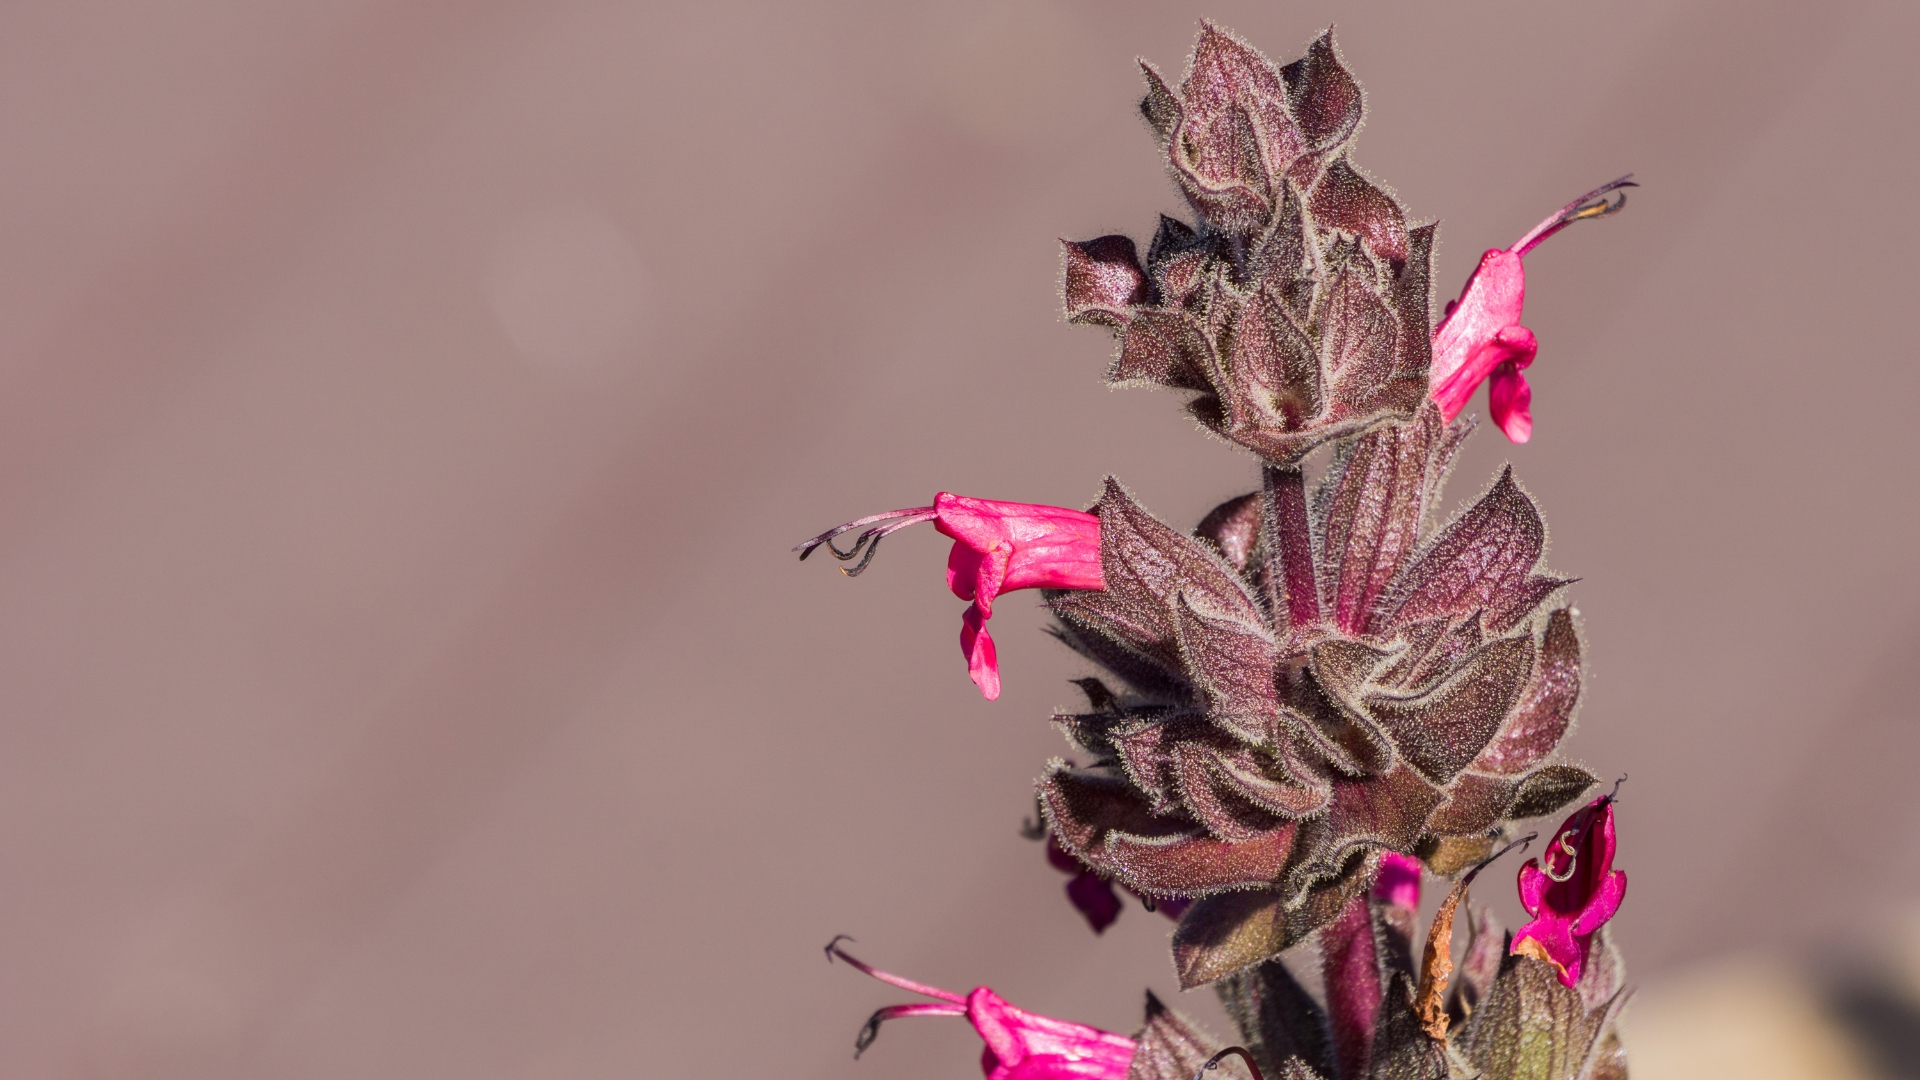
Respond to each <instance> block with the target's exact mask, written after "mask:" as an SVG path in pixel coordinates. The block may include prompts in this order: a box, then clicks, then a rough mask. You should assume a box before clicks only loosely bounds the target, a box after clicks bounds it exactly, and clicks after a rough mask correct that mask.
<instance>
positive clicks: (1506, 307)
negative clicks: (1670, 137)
mask: <svg viewBox="0 0 1920 1080" xmlns="http://www.w3.org/2000/svg"><path fill="white" fill-rule="evenodd" d="M1635 186H1637V185H1635V184H1634V183H1633V176H1632V174H1628V175H1626V176H1623V177H1621V178H1620V179H1618V180H1615V181H1614V182H1613V183H1611V184H1607V185H1605V186H1604V187H1600V188H1597V189H1595V190H1593V191H1589V192H1587V193H1586V194H1585V195H1582V196H1580V197H1579V198H1578V199H1575V200H1573V201H1572V202H1570V203H1568V204H1567V205H1565V206H1563V207H1561V208H1560V209H1559V210H1558V211H1556V212H1555V213H1554V214H1553V215H1552V216H1550V217H1548V218H1547V219H1546V220H1545V221H1542V222H1541V223H1540V224H1538V225H1535V226H1534V227H1533V229H1532V231H1530V232H1528V233H1527V235H1525V236H1523V237H1521V238H1520V240H1519V242H1517V243H1515V244H1514V245H1513V246H1512V247H1510V248H1506V249H1504V250H1502V249H1497V248H1496V249H1495V250H1493V251H1489V252H1487V253H1486V254H1485V255H1482V256H1480V265H1479V266H1478V267H1476V268H1475V269H1474V271H1473V276H1472V277H1469V278H1468V279H1467V287H1466V288H1465V289H1464V290H1463V291H1462V292H1461V293H1460V299H1458V300H1456V301H1454V302H1453V303H1451V304H1448V305H1447V316H1446V318H1444V319H1442V320H1441V321H1440V326H1439V328H1438V329H1436V330H1435V331H1434V333H1433V365H1432V366H1431V367H1430V368H1428V369H1427V380H1428V386H1429V387H1430V393H1431V394H1432V397H1433V401H1434V404H1436V405H1439V406H1440V409H1441V412H1442V414H1443V415H1444V416H1445V418H1446V420H1447V422H1448V423H1452V422H1453V418H1454V417H1456V416H1458V415H1460V410H1461V409H1464V408H1466V405H1467V401H1468V399H1470V398H1472V397H1473V392H1474V391H1475V390H1476V389H1478V388H1479V386H1480V384H1481V383H1483V382H1484V383H1486V384H1487V407H1488V411H1489V412H1491V413H1492V414H1493V422H1494V423H1495V424H1498V425H1499V426H1500V430H1501V431H1504V432H1506V434H1507V438H1509V439H1511V440H1513V441H1514V442H1517V443H1523V442H1526V441H1527V440H1528V439H1529V438H1531V437H1532V436H1533V390H1532V388H1531V387H1529V386H1528V385H1527V379H1526V376H1524V375H1522V374H1520V373H1521V372H1522V371H1524V370H1526V368H1527V367H1528V366H1529V365H1531V364H1532V363H1533V356H1534V353H1535V352H1537V351H1538V349H1539V343H1538V342H1537V341H1535V340H1534V337H1533V331H1531V330H1529V329H1527V328H1526V327H1524V326H1521V325H1520V310H1521V308H1522V307H1524V306H1525V305H1526V300H1527V272H1526V269H1525V268H1524V267H1523V266H1522V265H1521V260H1522V259H1524V258H1525V257H1526V255H1527V252H1529V251H1532V250H1533V249H1534V248H1535V247H1537V246H1538V245H1539V244H1540V242H1541V241H1542V240H1545V239H1546V238H1547V237H1549V236H1552V235H1553V234H1554V233H1557V232H1559V231H1560V230H1561V229H1564V228H1566V227H1567V226H1569V225H1571V224H1573V223H1574V222H1576V221H1582V220H1585V219H1586V218H1594V217H1605V216H1607V215H1608V214H1612V213H1615V212H1617V211H1619V210H1620V208H1621V207H1624V206H1625V205H1627V198H1626V195H1625V194H1624V193H1622V194H1621V196H1620V198H1619V200H1618V201H1616V202H1611V203H1609V202H1608V201H1607V200H1606V195H1607V193H1608V192H1610V191H1615V190H1618V189H1620V188H1626V187H1635Z"/></svg>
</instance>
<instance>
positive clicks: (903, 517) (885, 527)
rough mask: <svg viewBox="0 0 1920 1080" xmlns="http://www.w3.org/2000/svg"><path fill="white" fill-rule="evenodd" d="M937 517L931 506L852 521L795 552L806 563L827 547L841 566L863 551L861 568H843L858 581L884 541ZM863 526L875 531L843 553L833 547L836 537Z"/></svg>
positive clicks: (860, 536)
mask: <svg viewBox="0 0 1920 1080" xmlns="http://www.w3.org/2000/svg"><path fill="white" fill-rule="evenodd" d="M937 516H938V515H937V514H936V513H935V511H934V508H933V507H931V506H915V507H912V508H910V509H907V510H889V511H887V512H886V513H884V514H873V515H871V516H868V517H863V518H860V519H859V520H857V521H849V522H847V523H846V524H845V525H840V526H837V527H835V528H832V529H828V530H827V531H826V532H823V533H821V534H820V535H819V536H816V537H814V538H813V539H811V540H808V541H806V542H805V543H800V544H795V545H794V546H793V550H795V551H797V552H799V553H800V558H801V559H802V560H803V561H804V560H805V559H806V557H807V556H809V555H811V554H813V552H814V549H816V548H819V547H823V546H824V547H825V548H826V549H827V551H828V552H830V553H831V554H832V555H833V557H834V558H836V559H839V560H840V561H841V562H846V561H848V560H850V559H853V558H855V557H858V556H861V553H862V550H863V549H864V551H865V555H864V557H861V558H860V562H859V563H858V564H856V565H855V566H853V567H852V568H848V567H844V566H843V567H841V568H840V572H841V573H842V574H845V575H846V576H848V577H859V576H860V572H861V571H862V570H865V569H866V568H867V564H868V563H870V562H872V561H873V553H874V552H876V551H878V550H880V541H881V540H882V539H884V538H886V537H887V536H890V535H892V534H893V533H896V532H899V531H900V530H901V529H904V528H906V527H907V526H909V525H918V524H920V523H921V522H923V521H932V520H933V519H934V518H935V517H937ZM863 526H872V527H871V528H868V529H867V531H866V532H863V533H861V534H860V535H859V536H857V537H855V538H854V541H853V544H852V546H850V547H848V548H847V550H845V551H841V550H840V549H839V548H837V547H835V546H834V543H833V538H834V537H836V536H839V535H841V534H842V533H848V532H852V531H853V530H855V529H858V528H861V527H863Z"/></svg>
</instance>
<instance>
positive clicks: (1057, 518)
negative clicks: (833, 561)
mask: <svg viewBox="0 0 1920 1080" xmlns="http://www.w3.org/2000/svg"><path fill="white" fill-rule="evenodd" d="M923 521H931V522H933V527H934V528H936V529H938V530H940V532H941V533H942V534H943V535H946V536H951V537H953V552H952V553H951V554H950V555H948V557H947V587H948V588H950V589H952V590H953V594H954V595H955V596H958V597H959V598H960V599H962V600H971V601H973V603H972V605H971V606H969V607H968V608H967V611H966V614H965V615H963V616H961V620H960V652H961V654H962V655H964V656H965V657H966V658H967V674H968V675H969V676H970V677H972V679H973V682H974V685H976V686H978V687H979V688H980V693H981V694H983V695H985V696H986V698H987V700H989V701H992V700H993V699H994V698H997V697H999V696H1000V661H999V657H998V655H997V654H996V653H995V651H994V647H993V637H992V635H990V634H988V633H987V620H988V619H990V618H992V617H993V602H994V600H995V599H996V598H998V597H999V596H1000V594H1001V593H1007V592H1013V591H1014V590H1016V589H1101V588H1104V587H1105V581H1104V579H1103V578H1102V576H1101V572H1100V519H1099V518H1097V517H1095V516H1093V515H1092V514H1089V513H1086V512H1085V511H1081V510H1069V509H1067V508H1066V507H1064V506H1046V505H1043V504H1038V503H1016V502H1001V501H999V500H996V499H972V498H968V497H967V496H965V495H954V494H951V493H949V492H945V491H943V492H941V493H940V494H938V495H936V496H934V499H933V505H932V506H916V507H911V508H909V509H906V510H889V511H887V512H886V513H884V514H874V515H873V516H871V517H864V518H860V519H859V520H857V521H849V522H847V523H846V524H845V525H841V526H839V527H837V528H833V529H829V530H828V531H826V532H824V533H821V534H820V535H819V536H816V537H814V538H813V539H811V540H808V541H807V542H806V543H804V544H800V545H798V546H797V547H795V548H794V550H795V551H798V552H799V553H800V557H801V558H802V559H804V558H806V557H807V556H809V555H811V554H813V552H814V549H815V548H818V547H820V546H822V545H825V546H826V548H827V550H828V551H829V552H832V553H833V556H834V557H835V558H837V559H840V560H841V561H843V562H844V561H846V560H849V559H853V558H855V557H856V556H860V561H859V562H858V563H856V564H855V565H854V566H852V567H851V568H844V569H842V570H841V573H843V574H845V575H847V576H848V577H854V576H856V575H858V574H859V573H860V572H861V571H862V570H865V569H866V568H867V564H868V563H870V562H872V561H873V554H874V552H876V551H878V550H880V541H881V540H882V539H884V538H886V537H887V536H889V535H891V534H893V533H895V532H898V531H900V530H901V529H904V528H906V527H907V526H909V525H918V524H920V523H921V522H923ZM854 529H865V530H866V531H865V532H862V533H861V534H860V535H859V537H858V538H856V539H855V540H854V542H853V546H852V547H850V548H848V549H847V550H846V551H841V550H840V549H839V548H837V547H834V546H833V538H834V537H836V536H839V535H840V534H842V533H846V532H851V531H853V530H854ZM863 548H864V549H865V552H866V553H865V555H864V556H861V550H862V549H863Z"/></svg>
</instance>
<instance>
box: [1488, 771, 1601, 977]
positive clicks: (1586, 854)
mask: <svg viewBox="0 0 1920 1080" xmlns="http://www.w3.org/2000/svg"><path fill="white" fill-rule="evenodd" d="M1613 848H1614V837H1613V796H1612V795H1605V796H1602V797H1601V798H1598V799H1595V800H1593V801H1592V802H1591V803H1588V804H1587V805H1586V806H1584V807H1582V808H1581V809H1580V810H1579V811H1578V812H1576V813H1575V814H1574V815H1573V816H1572V817H1570V818H1568V819H1567V820H1565V821H1563V822H1561V823H1560V830H1559V832H1557V833H1555V834H1554V838H1553V840H1552V842H1551V843H1549V844H1548V845H1547V852H1546V854H1545V855H1544V856H1542V857H1541V858H1539V859H1528V860H1527V862H1526V865H1525V866H1522V867H1521V868H1520V904H1521V906H1522V907H1524V908H1526V909H1527V914H1529V915H1531V916H1533V921H1532V922H1530V923H1528V924H1527V925H1525V926H1523V927H1521V928H1520V930H1519V932H1518V933H1516V934H1514V935H1513V951H1514V952H1516V953H1518V954H1520V955H1522V956H1531V957H1534V958H1535V959H1539V960H1545V961H1546V962H1547V963H1549V964H1552V965H1553V966H1554V969H1555V970H1557V971H1558V972H1559V973H1560V981H1561V983H1563V984H1564V985H1567V986H1573V985H1575V984H1576V983H1578V982H1579V981H1580V969H1581V967H1582V965H1583V964H1584V963H1585V962H1586V959H1587V949H1588V946H1589V944H1590V942H1591V941H1592V938H1593V934H1594V931H1596V930H1599V929H1600V927H1601V926H1602V925H1603V924H1604V923H1605V922H1606V921H1607V920H1608V919H1611V918H1613V914H1614V912H1616V911H1619V910H1620V901H1621V900H1623V899H1625V898H1626V895H1627V875H1626V873H1625V871H1621V870H1615V869H1614V868H1613Z"/></svg>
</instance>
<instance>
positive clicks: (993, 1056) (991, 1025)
mask: <svg viewBox="0 0 1920 1080" xmlns="http://www.w3.org/2000/svg"><path fill="white" fill-rule="evenodd" d="M840 940H841V939H840V938H835V939H833V941H831V942H829V943H828V944H827V959H829V960H831V959H833V958H834V957H836V956H837V957H839V958H840V959H842V960H845V961H846V962H847V963H849V964H851V965H853V966H854V967H855V968H856V969H858V970H860V971H863V972H865V973H866V974H868V975H871V976H873V977H874V978H876V979H879V980H880V981H881V982H884V983H888V984H890V985H893V986H897V987H899V988H900V989H902V990H907V991H911V992H913V993H915V994H921V995H923V996H926V997H930V998H934V999H936V1000H935V1001H934V1002H932V1003H919V1004H913V1005H889V1006H887V1007H886V1008H884V1009H881V1010H880V1011H878V1012H876V1013H874V1014H873V1016H872V1017H870V1018H869V1019H868V1020H867V1026H866V1027H864V1028H862V1029H861V1031H860V1037H859V1038H858V1039H856V1040H855V1041H854V1056H855V1057H859V1056H860V1053H861V1051H864V1050H865V1049H866V1048H867V1047H868V1046H870V1045H872V1044H873V1040H874V1036H876V1035H878V1034H879V1032H880V1024H881V1023H882V1022H883V1021H887V1020H896V1019H899V1018H901V1017H905V1016H964V1017H966V1018H967V1022H968V1023H971V1024H972V1025H973V1030H975V1031H977V1032H979V1033H980V1038H981V1040H982V1041H984V1042H985V1043H986V1044H987V1045H986V1047H985V1048H984V1049H983V1050H982V1051H981V1054H980V1071H981V1072H982V1073H984V1074H985V1075H986V1077H987V1080H1125V1078H1126V1076H1127V1070H1128V1068H1129V1067H1130V1066H1131V1065H1132V1064H1133V1051H1134V1047H1135V1043H1134V1041H1133V1040H1132V1039H1129V1038H1127V1037H1126V1036H1124V1035H1115V1034H1114V1033H1113V1032H1111V1031H1101V1030H1100V1029H1099V1028H1091V1027H1087V1026H1086V1025H1085V1024H1075V1023H1070V1022H1068V1021H1066V1020H1055V1019H1054V1018H1053V1017H1051V1016H1041V1015H1040V1014H1039V1013H1030V1012H1028V1011H1026V1010H1025V1009H1021V1008H1017V1007H1015V1006H1013V1005H1010V1004H1008V1003H1007V1000H1006V999H1005V998H1002V997H1001V996H1000V995H999V994H996V993H994V992H993V990H992V989H990V988H988V987H985V986H979V987H975V988H974V989H973V992H972V993H969V994H967V995H965V996H962V995H960V994H956V993H954V992H953V991H951V990H942V989H940V988H939V987H935V986H927V985H924V984H922V983H917V982H913V981H912V980H910V979H903V978H901V977H900V976H898V975H893V974H890V973H888V972H885V971H881V970H880V969H878V968H874V967H869V966H867V965H866V964H864V963H861V962H860V961H859V960H856V959H854V958H853V957H852V956H849V955H848V954H847V953H846V952H845V951H844V950H842V949H841V948H840Z"/></svg>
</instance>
